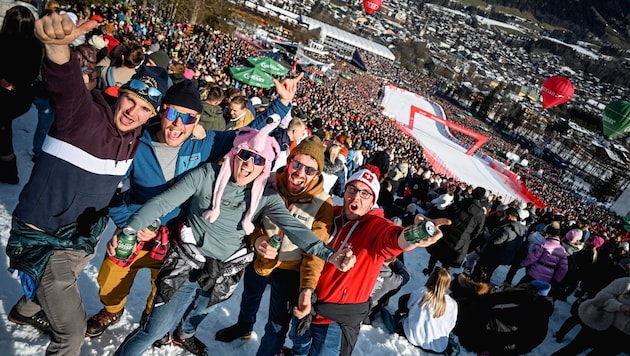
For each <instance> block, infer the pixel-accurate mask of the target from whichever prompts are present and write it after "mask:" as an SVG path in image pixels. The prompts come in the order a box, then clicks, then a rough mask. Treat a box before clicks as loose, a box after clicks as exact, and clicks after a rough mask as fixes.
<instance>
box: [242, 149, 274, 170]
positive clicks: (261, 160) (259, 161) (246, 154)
mask: <svg viewBox="0 0 630 356" xmlns="http://www.w3.org/2000/svg"><path fill="white" fill-rule="evenodd" d="M236 156H237V157H238V158H239V159H240V160H241V161H243V162H247V161H248V160H249V159H250V158H252V159H253V160H254V165H255V166H264V165H265V162H267V160H266V159H265V157H263V156H261V155H259V154H258V153H256V152H252V151H250V150H244V149H241V150H240V151H238V153H237V154H236Z"/></svg>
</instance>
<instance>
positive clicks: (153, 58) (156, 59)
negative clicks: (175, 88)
mask: <svg viewBox="0 0 630 356" xmlns="http://www.w3.org/2000/svg"><path fill="white" fill-rule="evenodd" d="M154 44H157V43H154ZM170 63H171V59H170V58H169V57H168V54H166V52H164V51H162V50H157V51H155V52H151V53H150V54H148V55H147V56H146V65H148V66H153V67H162V68H164V70H166V71H168V66H169V64H170ZM172 85H173V80H172V79H171V77H169V78H168V87H169V88H170V87H171V86H172Z"/></svg>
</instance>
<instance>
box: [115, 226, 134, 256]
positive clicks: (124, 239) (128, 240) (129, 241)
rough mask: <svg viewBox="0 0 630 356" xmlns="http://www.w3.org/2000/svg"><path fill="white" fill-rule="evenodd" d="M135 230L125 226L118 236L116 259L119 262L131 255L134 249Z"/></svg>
mask: <svg viewBox="0 0 630 356" xmlns="http://www.w3.org/2000/svg"><path fill="white" fill-rule="evenodd" d="M136 234H137V233H136V230H134V229H133V228H132V227H130V226H126V227H125V228H124V229H123V230H122V232H121V233H120V234H119V235H118V246H117V247H116V255H115V256H114V257H116V258H117V259H119V260H126V259H127V258H128V257H129V256H131V254H132V253H133V249H134V248H135V247H136V240H137V236H136Z"/></svg>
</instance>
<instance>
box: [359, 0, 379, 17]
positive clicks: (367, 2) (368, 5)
mask: <svg viewBox="0 0 630 356" xmlns="http://www.w3.org/2000/svg"><path fill="white" fill-rule="evenodd" d="M382 4H383V2H382V1H381V0H363V10H365V13H366V14H368V15H372V14H373V13H375V12H377V11H378V9H380V8H381V5H382Z"/></svg>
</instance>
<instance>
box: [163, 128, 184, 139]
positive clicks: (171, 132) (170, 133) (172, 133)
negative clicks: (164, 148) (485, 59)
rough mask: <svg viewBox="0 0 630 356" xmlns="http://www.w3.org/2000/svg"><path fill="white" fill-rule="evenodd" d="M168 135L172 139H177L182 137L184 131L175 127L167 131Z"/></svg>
mask: <svg viewBox="0 0 630 356" xmlns="http://www.w3.org/2000/svg"><path fill="white" fill-rule="evenodd" d="M166 134H167V137H168V138H170V139H172V140H176V139H178V138H180V137H181V136H182V135H183V134H184V132H183V131H181V130H175V129H168V130H167V131H166Z"/></svg>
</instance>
